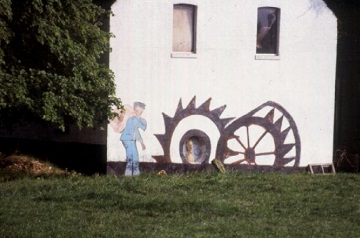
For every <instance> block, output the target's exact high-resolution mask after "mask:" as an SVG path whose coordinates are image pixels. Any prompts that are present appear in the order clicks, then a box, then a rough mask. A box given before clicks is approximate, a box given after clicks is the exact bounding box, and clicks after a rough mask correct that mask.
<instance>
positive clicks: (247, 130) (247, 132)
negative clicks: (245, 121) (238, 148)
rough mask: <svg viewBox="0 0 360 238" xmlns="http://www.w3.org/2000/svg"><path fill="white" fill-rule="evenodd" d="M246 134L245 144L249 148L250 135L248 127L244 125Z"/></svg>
mask: <svg viewBox="0 0 360 238" xmlns="http://www.w3.org/2000/svg"><path fill="white" fill-rule="evenodd" d="M246 135H247V146H248V148H250V135H249V127H248V126H247V127H246Z"/></svg>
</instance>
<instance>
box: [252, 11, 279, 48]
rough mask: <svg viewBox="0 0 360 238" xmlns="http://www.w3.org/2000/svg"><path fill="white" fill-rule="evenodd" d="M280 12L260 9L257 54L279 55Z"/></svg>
mask: <svg viewBox="0 0 360 238" xmlns="http://www.w3.org/2000/svg"><path fill="white" fill-rule="evenodd" d="M279 12H280V11H279V9H277V8H273V7H261V8H258V21H257V24H258V25H257V37H256V53H260V54H277V53H278V52H277V50H278V36H279V33H278V28H279Z"/></svg>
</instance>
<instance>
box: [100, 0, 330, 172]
mask: <svg viewBox="0 0 360 238" xmlns="http://www.w3.org/2000/svg"><path fill="white" fill-rule="evenodd" d="M175 3H189V4H194V5H196V6H197V7H198V12H197V53H196V58H173V57H171V53H172V12H173V4H175ZM262 6H271V7H278V8H280V9H281V21H280V49H279V54H280V59H277V60H257V59H255V55H256V54H255V52H256V49H255V42H256V25H257V8H258V7H262ZM112 11H113V12H114V14H115V16H114V17H112V18H111V22H110V27H111V28H110V31H111V32H112V33H114V35H115V38H113V39H112V40H111V47H112V53H111V54H110V68H111V69H112V70H113V71H114V73H115V80H116V84H117V92H116V93H117V95H118V96H119V97H120V98H121V99H122V101H123V103H124V104H132V103H133V102H134V101H141V102H144V103H145V104H146V105H147V107H146V110H145V111H144V113H143V117H144V118H146V120H147V122H148V128H147V130H146V131H145V132H141V134H142V137H143V139H144V142H145V144H146V146H147V149H146V150H145V151H141V150H140V149H139V152H140V155H141V156H140V157H141V159H140V161H147V162H151V161H153V162H155V160H154V159H153V158H152V156H153V155H163V154H164V151H163V149H162V147H161V145H160V143H159V141H158V140H157V138H156V137H155V136H154V134H163V133H165V125H164V120H163V116H162V113H165V114H167V115H169V116H170V117H173V116H174V113H175V110H176V108H177V105H178V102H179V100H180V98H181V99H182V104H183V107H184V108H185V107H186V106H187V104H188V103H189V102H190V101H191V99H192V98H193V97H194V96H196V106H200V105H201V104H202V103H203V102H205V101H206V100H207V99H208V98H212V100H211V105H210V109H215V108H217V107H220V106H222V105H226V106H227V107H226V109H225V110H224V112H223V114H222V115H221V118H227V117H236V118H238V117H241V116H242V115H245V114H247V113H248V112H250V111H251V110H253V109H254V108H256V107H258V106H259V105H261V104H263V103H265V102H267V101H274V102H276V103H278V104H280V105H281V106H282V107H283V108H285V109H286V110H287V111H288V112H289V113H290V115H291V116H292V118H293V120H294V121H295V123H296V125H297V129H298V132H299V135H300V139H301V159H300V166H306V165H307V164H309V163H328V162H331V161H332V152H333V125H334V102H335V98H334V97H335V69H336V43H337V41H336V40H337V22H336V18H335V16H334V15H333V13H332V12H331V11H330V10H329V9H328V8H327V7H326V5H325V4H324V3H323V2H322V1H321V0H302V1H300V0H298V1H288V0H273V1H271V0H227V1H221V0H209V1H200V0H184V1H178V0H172V1H171V0H170V1H169V0H166V1H165V0H158V1H154V0H131V1H128V0H117V1H116V2H115V3H114V5H113V7H112ZM278 116H279V115H276V112H275V118H277V117H278ZM194 128H198V129H201V130H202V131H204V132H206V133H207V134H208V135H209V137H210V139H211V146H212V148H213V149H212V150H211V156H210V159H212V158H214V157H215V148H216V142H217V140H218V139H219V136H220V135H219V132H218V131H217V129H216V127H215V126H214V125H213V123H212V122H211V121H210V120H209V119H208V118H205V117H202V116H193V117H189V118H186V119H184V120H183V121H181V123H180V124H179V125H178V127H177V128H176V130H175V132H174V136H173V138H172V144H171V160H172V162H175V163H178V162H179V163H180V162H181V159H180V158H179V155H178V154H179V152H178V150H179V148H178V141H179V140H180V139H181V136H182V135H183V134H184V133H185V132H186V131H187V130H189V129H194ZM119 137H120V135H119V134H118V133H115V132H114V131H113V130H112V129H111V127H109V128H108V139H107V144H108V161H125V150H124V149H123V146H122V144H121V143H120V141H119ZM290 166H291V164H290Z"/></svg>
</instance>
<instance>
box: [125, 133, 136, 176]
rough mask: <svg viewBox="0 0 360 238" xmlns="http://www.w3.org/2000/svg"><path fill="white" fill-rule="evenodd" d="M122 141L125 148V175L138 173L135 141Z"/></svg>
mask: <svg viewBox="0 0 360 238" xmlns="http://www.w3.org/2000/svg"><path fill="white" fill-rule="evenodd" d="M122 143H123V145H124V147H125V150H126V168H125V176H134V175H139V174H140V169H139V153H138V151H137V148H136V141H134V140H123V141H122Z"/></svg>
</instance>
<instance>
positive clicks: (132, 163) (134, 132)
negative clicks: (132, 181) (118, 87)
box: [110, 102, 147, 176]
mask: <svg viewBox="0 0 360 238" xmlns="http://www.w3.org/2000/svg"><path fill="white" fill-rule="evenodd" d="M124 109H125V110H124V112H121V111H117V113H118V114H119V115H120V116H119V117H116V118H115V119H114V120H112V121H110V125H111V127H112V128H113V130H114V131H115V132H118V133H121V136H120V141H121V143H122V144H123V146H124V148H125V151H126V168H125V176H136V175H139V174H140V167H139V153H138V149H137V146H136V143H137V142H139V143H140V144H141V148H142V149H143V150H145V149H146V146H145V144H144V141H143V139H142V137H141V134H140V132H139V129H142V130H143V131H145V130H146V127H147V122H146V120H145V119H144V118H142V117H141V115H142V113H143V111H144V110H145V104H144V103H142V102H134V107H133V108H132V107H131V106H130V105H125V106H124Z"/></svg>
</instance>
